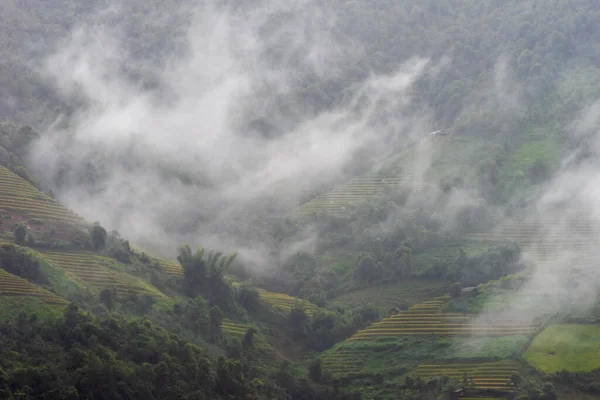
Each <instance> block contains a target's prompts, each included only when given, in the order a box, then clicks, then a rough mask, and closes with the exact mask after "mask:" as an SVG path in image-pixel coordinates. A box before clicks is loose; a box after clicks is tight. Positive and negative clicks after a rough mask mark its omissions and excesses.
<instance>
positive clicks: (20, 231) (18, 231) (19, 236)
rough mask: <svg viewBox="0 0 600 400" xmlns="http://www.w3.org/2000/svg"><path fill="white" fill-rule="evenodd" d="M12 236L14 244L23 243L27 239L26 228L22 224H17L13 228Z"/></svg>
mask: <svg viewBox="0 0 600 400" xmlns="http://www.w3.org/2000/svg"><path fill="white" fill-rule="evenodd" d="M13 235H14V236H15V243H16V244H23V243H25V238H26V237H27V226H26V225H25V224H24V223H22V222H19V223H18V224H16V225H15V226H13Z"/></svg>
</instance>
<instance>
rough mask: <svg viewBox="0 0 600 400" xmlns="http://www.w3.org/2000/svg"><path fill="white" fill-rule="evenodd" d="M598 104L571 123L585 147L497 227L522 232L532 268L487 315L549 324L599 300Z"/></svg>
mask: <svg viewBox="0 0 600 400" xmlns="http://www.w3.org/2000/svg"><path fill="white" fill-rule="evenodd" d="M598 104H599V103H597V104H593V105H591V106H589V107H586V108H585V109H584V110H583V111H582V113H581V114H580V115H579V116H578V117H577V118H576V120H575V121H574V122H573V123H572V124H571V125H570V126H569V127H568V129H567V135H568V136H569V139H568V141H569V142H570V143H579V145H577V146H574V148H572V149H571V150H570V151H566V152H565V155H564V157H563V162H562V163H561V164H560V166H559V167H558V169H557V170H556V171H555V173H554V174H553V176H552V177H551V179H549V180H548V181H547V182H545V183H544V184H543V187H542V188H541V189H540V191H539V194H538V195H537V197H536V199H535V200H534V201H533V202H532V204H531V205H530V207H529V208H528V209H527V210H524V215H521V216H518V217H514V218H512V219H508V220H505V221H504V223H503V224H501V226H499V227H498V228H497V231H498V232H499V233H503V234H506V235H507V237H511V235H512V236H513V237H514V235H518V241H519V242H520V244H521V246H522V257H521V261H522V262H523V263H524V265H526V267H527V269H526V271H525V273H524V278H525V279H524V280H523V281H522V284H520V285H519V288H518V289H517V291H516V293H514V294H513V295H511V298H510V301H509V302H506V301H502V302H500V303H494V302H491V303H490V304H488V305H487V306H486V307H485V309H484V312H483V314H482V316H481V319H485V320H494V321H497V320H498V319H505V320H509V321H513V322H531V321H538V322H543V321H544V318H547V317H548V316H550V315H562V316H567V315H569V313H571V312H575V313H576V314H580V313H585V312H586V310H588V309H589V308H590V307H591V306H592V305H594V304H596V303H597V301H598V298H599V294H600V264H599V261H598V260H599V258H598V256H599V255H600V254H599V253H598V250H597V244H598V242H599V240H600V229H599V227H600V189H599V188H600V161H599V160H600V130H599V128H598V124H597V121H598V120H599V117H598V115H599V111H598V110H600V107H599V106H598ZM515 223H517V224H518V225H515ZM500 305H501V306H500ZM556 313H558V314H556Z"/></svg>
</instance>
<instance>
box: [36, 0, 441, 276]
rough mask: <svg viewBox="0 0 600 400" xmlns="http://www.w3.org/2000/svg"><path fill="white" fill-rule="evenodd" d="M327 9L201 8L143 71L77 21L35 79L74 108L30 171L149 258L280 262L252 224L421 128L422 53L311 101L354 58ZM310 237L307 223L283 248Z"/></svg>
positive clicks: (97, 30) (119, 37)
mask: <svg viewBox="0 0 600 400" xmlns="http://www.w3.org/2000/svg"><path fill="white" fill-rule="evenodd" d="M118 12H119V11H118V6H114V7H112V8H111V9H108V10H102V13H103V15H106V14H107V13H108V14H110V13H118ZM333 15H334V14H333V13H332V12H331V11H330V10H327V9H326V8H323V7H321V6H320V5H318V4H317V3H316V2H311V1H303V2H294V4H293V5H290V4H289V3H284V2H277V1H269V2H264V3H262V4H261V5H258V6H256V7H249V8H242V7H238V8H218V7H216V6H208V5H202V6H198V7H197V8H196V9H195V10H194V13H193V17H192V18H191V22H190V24H189V26H188V27H187V33H186V35H185V40H184V41H183V43H182V46H181V51H176V52H174V53H173V54H172V55H171V56H170V57H169V58H168V59H167V60H166V62H165V63H164V65H160V64H159V65H152V66H148V65H140V64H139V62H138V61H137V60H136V59H135V58H134V57H133V56H132V55H131V54H130V52H129V51H128V49H127V46H126V45H125V43H126V41H127V37H125V35H124V33H123V32H122V31H120V30H119V29H114V28H113V27H110V26H107V24H104V23H102V22H96V23H90V24H84V25H81V26H78V27H76V28H74V30H73V33H72V35H71V36H70V37H69V38H68V40H66V41H65V42H64V43H61V44H60V45H59V46H58V47H57V48H58V50H57V51H56V52H55V53H54V54H53V55H52V56H50V57H49V58H48V59H47V60H46V61H45V63H44V65H43V66H42V69H41V71H42V72H43V74H44V75H45V76H46V77H47V78H48V79H50V80H51V81H52V82H53V84H54V85H55V86H56V87H57V88H58V89H59V91H60V93H61V95H62V98H63V100H64V101H65V102H66V103H67V104H68V105H69V106H70V113H69V115H63V116H61V117H60V118H59V119H58V120H57V121H56V122H55V123H54V124H52V125H51V126H49V127H48V128H47V129H46V131H45V132H43V134H42V135H40V139H39V140H38V141H36V142H35V143H33V144H32V146H31V148H30V153H29V157H28V158H29V163H30V165H31V166H32V168H33V170H34V171H35V172H36V173H37V174H39V176H40V177H41V178H42V180H43V182H45V183H46V184H47V185H48V186H50V187H51V188H52V189H53V190H54V191H55V193H56V195H57V198H58V199H59V200H60V201H62V202H64V203H65V204H66V205H67V206H68V207H70V208H71V209H73V210H75V211H76V212H77V213H79V214H81V215H83V216H84V217H85V218H86V219H88V220H90V221H99V222H100V223H101V224H102V225H103V226H105V227H106V228H107V229H109V230H113V229H114V230H118V231H119V233H121V235H122V236H124V237H126V238H128V239H129V240H131V242H132V243H134V244H136V245H139V246H141V247H142V248H144V249H149V250H151V252H154V253H160V254H161V255H164V256H170V257H172V256H174V254H175V249H176V247H177V246H178V245H181V244H183V243H190V244H191V245H192V246H195V245H196V244H201V245H202V246H204V247H208V248H217V249H219V250H224V251H238V252H240V255H241V258H242V259H243V260H244V259H245V260H246V261H248V262H250V263H252V264H253V265H255V266H257V268H264V269H267V268H268V267H269V266H270V267H273V264H274V263H276V262H277V260H276V259H273V251H272V243H270V239H269V238H267V237H264V236H262V235H261V234H260V233H258V230H257V226H259V224H260V221H259V220H260V218H261V217H282V216H285V215H289V214H290V213H291V212H292V211H293V208H294V207H295V206H296V205H297V204H298V203H299V202H300V199H302V198H303V196H305V195H306V193H311V192H314V191H315V190H317V189H318V188H321V187H326V186H327V185H329V184H331V183H333V182H335V181H338V180H340V179H344V178H345V177H346V176H348V175H349V174H350V173H351V172H352V171H353V167H354V166H355V164H356V163H357V161H360V162H361V163H365V164H366V165H369V164H370V163H372V162H374V161H376V160H379V159H383V158H385V157H386V156H387V155H389V154H390V153H391V152H392V151H393V150H394V149H397V148H399V147H402V146H407V145H409V144H410V143H411V141H412V140H414V138H417V137H419V136H421V134H423V133H424V132H422V131H421V129H423V126H425V124H423V120H424V119H427V118H428V117H427V114H426V113H424V112H423V111H422V110H419V109H418V107H415V106H414V105H413V102H412V98H411V90H412V84H413V83H414V82H415V80H416V79H418V77H419V76H421V75H422V74H423V73H424V71H426V70H427V68H429V64H428V60H427V59H423V58H418V57H415V58H413V59H410V60H408V61H407V62H405V63H404V64H402V65H398V68H397V69H396V71H395V73H392V74H389V75H385V76H381V75H376V74H370V75H369V76H366V77H364V78H360V79H355V80H354V81H349V82H350V84H348V87H347V88H344V93H345V95H344V98H341V99H336V101H331V102H329V103H328V102H323V106H322V107H315V106H314V104H313V103H311V98H310V95H311V93H315V89H314V87H312V88H310V90H308V91H304V92H303V91H302V90H301V89H302V88H303V87H304V86H305V85H307V84H310V85H313V86H314V85H318V84H319V83H322V84H324V85H325V84H330V85H333V84H336V82H339V78H340V77H341V76H342V75H343V74H344V71H346V70H347V69H348V67H349V66H351V65H352V64H353V63H355V62H358V58H359V56H360V54H361V49H360V47H359V46H357V45H356V43H352V42H351V41H349V40H347V39H346V38H345V37H343V35H341V34H339V33H338V32H337V31H336V29H335V18H334V17H333ZM98 20H99V21H102V19H98ZM132 71H133V72H136V73H138V72H139V73H141V74H142V75H144V76H148V77H150V79H148V80H147V81H146V82H143V80H142V81H140V80H139V79H138V80H136V79H131V72H132ZM148 82H150V83H148ZM324 88H326V86H324ZM323 91H326V89H322V90H321V92H323ZM315 100H316V101H315V102H316V103H318V102H319V100H320V99H318V98H317V99H315ZM358 154H360V160H357V155H358ZM316 240H317V237H315V233H314V232H313V231H312V230H311V229H310V227H309V228H307V230H306V231H304V232H303V233H302V234H301V235H300V237H299V238H298V241H297V243H293V244H290V249H292V250H294V251H295V250H298V249H302V248H311V246H313V245H314V243H315V241H316ZM288 250H289V249H288ZM287 253H289V251H284V252H283V254H287Z"/></svg>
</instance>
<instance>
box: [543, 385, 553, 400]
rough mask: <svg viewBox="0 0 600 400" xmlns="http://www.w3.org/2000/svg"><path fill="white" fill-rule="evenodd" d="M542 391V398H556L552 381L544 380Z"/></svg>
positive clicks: (545, 399)
mask: <svg viewBox="0 0 600 400" xmlns="http://www.w3.org/2000/svg"><path fill="white" fill-rule="evenodd" d="M542 392H543V393H544V400H556V390H555V389H554V385H552V383H550V382H545V383H544V386H542Z"/></svg>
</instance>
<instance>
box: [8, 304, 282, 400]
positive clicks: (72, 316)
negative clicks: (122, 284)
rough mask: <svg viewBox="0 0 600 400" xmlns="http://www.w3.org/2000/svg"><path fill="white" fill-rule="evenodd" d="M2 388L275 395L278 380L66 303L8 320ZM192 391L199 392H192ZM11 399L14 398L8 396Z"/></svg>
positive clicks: (36, 392)
mask: <svg viewBox="0 0 600 400" xmlns="http://www.w3.org/2000/svg"><path fill="white" fill-rule="evenodd" d="M1 325H2V326H1V329H0V341H1V342H2V343H3V345H2V347H0V390H4V391H5V393H6V392H7V391H8V393H12V395H14V396H18V394H19V393H28V396H30V397H40V398H89V395H90V393H103V396H104V397H103V398H108V399H118V398H123V397H127V398H144V399H167V398H173V396H176V397H179V396H182V397H184V396H185V397H186V398H214V399H221V398H223V399H225V398H229V396H231V395H234V396H235V398H239V399H258V398H261V399H263V398H264V399H274V398H282V397H279V396H280V395H285V393H284V392H282V391H281V389H278V388H277V387H276V386H275V385H274V383H272V382H261V383H260V385H259V384H258V382H257V381H255V378H254V377H255V376H256V375H252V373H251V372H247V371H244V370H243V369H242V365H241V363H240V361H239V360H231V359H224V358H222V359H219V360H218V362H217V363H216V364H215V363H214V362H213V361H212V360H211V359H209V358H208V357H207V356H206V354H205V353H204V352H203V351H202V350H201V349H200V348H199V347H197V346H195V345H193V344H191V343H187V342H185V341H183V340H181V339H180V338H178V337H177V335H169V334H168V333H167V332H166V331H165V330H163V329H160V328H158V327H156V326H155V325H153V324H152V323H151V322H150V321H148V320H125V319H120V318H114V317H109V318H107V319H98V318H95V317H93V316H92V315H89V314H86V313H82V312H81V311H80V310H78V308H77V307H76V306H74V305H70V306H68V307H67V308H66V309H65V311H64V315H63V317H62V318H60V319H57V320H55V321H50V322H43V323H42V322H41V321H40V320H34V319H31V318H30V319H27V317H24V314H22V315H21V316H20V317H19V318H17V319H4V320H3V321H2V324H1ZM191 393H194V396H193V397H189V396H190V394H191ZM7 398H10V396H9V397H7Z"/></svg>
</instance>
